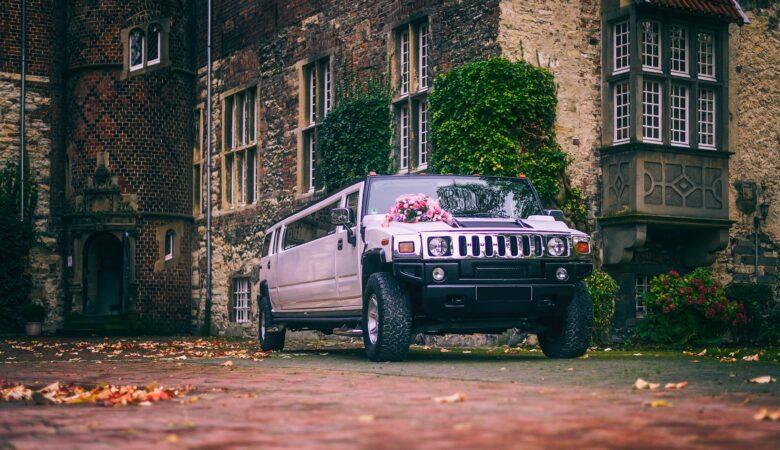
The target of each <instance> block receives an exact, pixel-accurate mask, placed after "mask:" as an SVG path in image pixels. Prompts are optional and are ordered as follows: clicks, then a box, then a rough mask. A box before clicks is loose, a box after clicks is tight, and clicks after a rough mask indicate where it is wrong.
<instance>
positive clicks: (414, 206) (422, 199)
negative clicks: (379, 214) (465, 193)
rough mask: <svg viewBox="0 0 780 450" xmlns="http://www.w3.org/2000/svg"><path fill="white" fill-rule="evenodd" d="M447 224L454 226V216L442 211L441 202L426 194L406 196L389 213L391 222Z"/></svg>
mask: <svg viewBox="0 0 780 450" xmlns="http://www.w3.org/2000/svg"><path fill="white" fill-rule="evenodd" d="M393 221H395V222H404V223H417V222H445V223H447V224H452V214H450V213H448V212H447V211H444V210H443V209H441V206H439V202H438V201H437V200H436V199H434V198H431V197H429V196H427V195H425V194H404V195H401V196H400V197H398V198H397V199H395V205H394V206H393V207H392V208H390V211H389V212H388V213H387V217H386V223H390V222H393Z"/></svg>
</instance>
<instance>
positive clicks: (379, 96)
mask: <svg viewBox="0 0 780 450" xmlns="http://www.w3.org/2000/svg"><path fill="white" fill-rule="evenodd" d="M337 98H338V105H337V106H336V107H335V108H334V109H333V110H332V111H330V112H329V113H328V115H327V116H326V117H325V120H324V121H323V122H322V126H321V128H320V129H319V130H318V140H319V152H320V165H319V167H318V170H319V174H320V177H321V180H323V186H324V187H325V189H326V190H327V191H333V190H336V189H338V188H340V187H342V186H344V185H346V184H349V183H352V182H355V181H357V180H358V179H360V178H361V177H364V176H365V175H366V174H368V173H369V172H372V171H373V172H376V173H379V174H387V173H390V166H391V165H390V152H391V150H392V146H391V140H392V137H393V131H392V116H391V113H390V108H389V104H390V94H389V91H388V89H386V88H385V85H384V83H382V82H381V81H377V80H369V81H368V82H365V83H360V82H359V81H356V80H355V79H354V78H351V77H346V81H345V82H344V83H343V84H342V85H341V86H340V88H339V89H338V91H337Z"/></svg>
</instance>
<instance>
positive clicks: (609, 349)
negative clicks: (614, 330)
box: [604, 347, 612, 352]
mask: <svg viewBox="0 0 780 450" xmlns="http://www.w3.org/2000/svg"><path fill="white" fill-rule="evenodd" d="M604 351H605V352H611V351H612V349H611V348H609V347H607V348H605V349H604Z"/></svg>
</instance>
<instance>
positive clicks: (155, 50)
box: [147, 23, 160, 64]
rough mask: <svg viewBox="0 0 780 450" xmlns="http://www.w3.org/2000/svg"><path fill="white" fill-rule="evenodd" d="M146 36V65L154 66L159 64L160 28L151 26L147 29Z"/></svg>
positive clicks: (155, 25) (154, 25)
mask: <svg viewBox="0 0 780 450" xmlns="http://www.w3.org/2000/svg"><path fill="white" fill-rule="evenodd" d="M147 36H148V40H147V42H148V47H147V48H148V50H147V55H148V57H147V61H148V64H156V63H158V62H160V26H159V25H157V24H156V23H154V24H152V25H151V26H150V27H149V33H148V35H147Z"/></svg>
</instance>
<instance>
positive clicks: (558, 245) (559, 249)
mask: <svg viewBox="0 0 780 450" xmlns="http://www.w3.org/2000/svg"><path fill="white" fill-rule="evenodd" d="M547 253H549V254H550V256H561V255H563V254H564V253H566V243H565V242H563V239H561V238H559V237H551V238H550V239H548V240H547Z"/></svg>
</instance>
